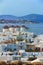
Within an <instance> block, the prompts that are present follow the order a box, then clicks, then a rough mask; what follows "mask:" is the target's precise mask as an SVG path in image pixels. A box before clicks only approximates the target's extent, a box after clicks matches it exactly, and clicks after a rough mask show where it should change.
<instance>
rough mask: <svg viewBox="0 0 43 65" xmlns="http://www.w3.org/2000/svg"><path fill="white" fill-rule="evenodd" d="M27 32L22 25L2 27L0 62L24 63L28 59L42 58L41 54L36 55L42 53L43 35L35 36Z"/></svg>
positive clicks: (0, 34)
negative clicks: (17, 61)
mask: <svg viewBox="0 0 43 65" xmlns="http://www.w3.org/2000/svg"><path fill="white" fill-rule="evenodd" d="M27 30H28V28H27V27H26V26H24V25H21V26H18V25H16V26H14V25H11V26H9V25H8V26H7V25H5V26H4V27H3V31H2V32H0V60H1V61H5V62H8V61H14V60H19V61H22V62H23V61H24V62H25V61H27V60H28V59H29V58H30V57H35V56H36V57H37V58H39V56H41V58H42V57H43V55H41V53H38V52H42V51H43V35H35V34H34V33H31V32H28V31H27ZM30 52H31V53H30ZM34 52H36V53H34Z"/></svg>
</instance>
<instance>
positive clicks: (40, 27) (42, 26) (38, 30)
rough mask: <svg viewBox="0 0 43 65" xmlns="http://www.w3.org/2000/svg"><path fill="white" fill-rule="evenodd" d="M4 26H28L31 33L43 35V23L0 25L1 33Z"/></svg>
mask: <svg viewBox="0 0 43 65" xmlns="http://www.w3.org/2000/svg"><path fill="white" fill-rule="evenodd" d="M4 25H9V26H10V25H20V26H21V25H25V26H27V27H28V28H29V29H28V31H29V32H33V33H35V34H43V23H37V24H33V23H31V24H21V23H16V24H10V23H9V24H0V31H2V28H3V26H4Z"/></svg>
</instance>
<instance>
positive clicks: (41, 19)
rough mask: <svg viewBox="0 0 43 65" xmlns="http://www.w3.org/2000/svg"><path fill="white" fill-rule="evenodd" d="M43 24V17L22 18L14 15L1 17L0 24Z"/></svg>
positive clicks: (26, 16) (37, 15) (32, 15)
mask: <svg viewBox="0 0 43 65" xmlns="http://www.w3.org/2000/svg"><path fill="white" fill-rule="evenodd" d="M18 22H20V23H41V22H42V23H43V15H39V14H30V15H25V16H21V17H17V16H13V15H0V23H18Z"/></svg>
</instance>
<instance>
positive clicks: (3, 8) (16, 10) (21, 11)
mask: <svg viewBox="0 0 43 65" xmlns="http://www.w3.org/2000/svg"><path fill="white" fill-rule="evenodd" d="M28 14H41V15H43V0H0V15H15V16H24V15H28Z"/></svg>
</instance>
